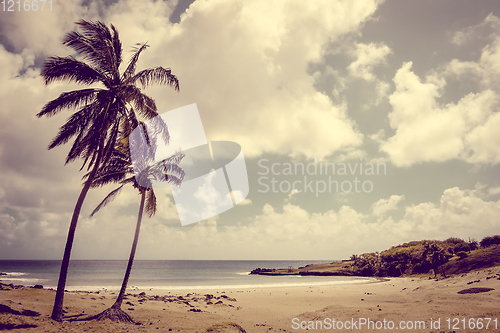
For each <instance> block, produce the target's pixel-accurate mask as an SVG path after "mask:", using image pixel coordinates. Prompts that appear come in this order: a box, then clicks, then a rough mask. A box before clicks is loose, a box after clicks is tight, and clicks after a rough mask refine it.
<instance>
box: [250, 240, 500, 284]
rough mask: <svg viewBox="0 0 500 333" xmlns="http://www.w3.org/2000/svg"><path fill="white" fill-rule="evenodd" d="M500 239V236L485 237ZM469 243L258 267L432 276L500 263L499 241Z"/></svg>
mask: <svg viewBox="0 0 500 333" xmlns="http://www.w3.org/2000/svg"><path fill="white" fill-rule="evenodd" d="M485 239H486V240H491V239H500V238H499V237H497V236H492V237H485V238H484V239H483V240H485ZM484 244H486V245H488V246H484V247H482V248H477V247H478V244H477V242H466V241H463V240H461V239H459V238H449V239H447V240H444V241H436V240H422V241H412V242H409V243H405V244H401V245H397V246H393V247H391V248H390V249H387V250H385V251H382V252H380V253H379V252H372V253H363V254H361V255H353V256H351V260H343V261H340V262H332V263H325V264H312V265H307V266H304V267H299V268H290V269H287V268H281V269H266V268H258V269H255V270H253V271H252V273H251V274H259V275H273V276H275V275H278V276H279V275H318V276H331V275H342V276H387V277H397V276H412V275H418V276H432V275H436V274H434V271H435V272H436V273H439V274H441V275H443V274H446V275H455V274H463V273H467V272H470V271H473V270H477V269H483V268H488V267H493V266H500V244H491V242H490V243H487V242H482V245H484Z"/></svg>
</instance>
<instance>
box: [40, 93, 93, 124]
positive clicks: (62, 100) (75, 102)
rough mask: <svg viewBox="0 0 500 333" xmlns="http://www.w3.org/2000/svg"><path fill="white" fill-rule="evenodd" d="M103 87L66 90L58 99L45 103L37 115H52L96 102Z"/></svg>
mask: <svg viewBox="0 0 500 333" xmlns="http://www.w3.org/2000/svg"><path fill="white" fill-rule="evenodd" d="M100 90H101V89H81V90H73V91H69V92H64V93H62V94H60V95H59V97H57V98H56V99H53V100H51V101H50V102H48V103H47V104H45V105H44V106H43V108H42V111H40V112H39V113H37V115H36V116H37V117H38V118H40V117H43V116H48V117H51V116H53V115H55V114H57V113H58V112H60V111H61V110H64V109H77V108H79V107H81V106H84V105H87V104H89V103H92V102H94V100H95V99H96V98H97V94H98V92H99V91H100Z"/></svg>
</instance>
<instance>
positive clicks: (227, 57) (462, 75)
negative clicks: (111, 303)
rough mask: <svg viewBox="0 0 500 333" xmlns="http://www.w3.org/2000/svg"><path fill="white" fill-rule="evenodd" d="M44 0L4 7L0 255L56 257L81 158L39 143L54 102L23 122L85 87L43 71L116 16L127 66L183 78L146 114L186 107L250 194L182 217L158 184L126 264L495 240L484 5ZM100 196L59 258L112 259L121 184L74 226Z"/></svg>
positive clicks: (132, 208)
mask: <svg viewBox="0 0 500 333" xmlns="http://www.w3.org/2000/svg"><path fill="white" fill-rule="evenodd" d="M52 2H53V3H52V11H50V10H48V8H45V9H44V11H43V12H40V11H38V12H25V11H20V12H19V11H17V9H16V10H15V11H13V12H7V11H0V43H1V45H0V68H2V70H1V71H0V171H1V172H0V259H59V258H61V257H62V252H63V246H64V243H65V239H66V234H67V229H68V225H69V221H70V217H71V214H72V211H73V208H74V204H75V202H76V199H77V196H78V194H79V192H80V189H81V176H82V173H81V172H79V171H78V170H79V168H80V166H81V161H76V162H73V163H71V164H69V165H66V166H65V165H64V159H65V156H66V154H67V153H68V149H69V146H68V145H66V146H61V147H58V148H56V149H54V150H51V151H47V149H46V147H47V145H48V143H49V142H50V140H51V138H52V137H53V136H54V135H55V134H56V132H57V129H58V128H59V126H61V125H62V124H63V123H64V121H65V120H66V118H67V117H68V116H69V115H70V112H69V111H66V112H65V113H64V114H63V113H61V114H59V115H57V116H54V117H52V118H42V119H37V118H36V117H35V114H36V113H38V112H39V111H40V110H41V108H42V106H43V105H44V104H45V103H47V102H48V101H49V100H51V99H53V98H56V97H57V96H58V95H59V94H60V93H61V92H64V91H69V90H73V89H80V88H81V87H80V86H78V85H75V84H68V83H66V82H58V83H53V84H51V85H48V86H44V85H43V83H42V80H41V78H40V76H39V73H40V68H41V65H42V64H43V61H44V59H46V58H47V57H49V56H53V55H59V56H65V55H69V54H71V50H69V49H68V48H66V47H64V46H63V45H62V44H61V40H62V38H63V36H64V35H65V34H66V33H68V32H69V31H71V30H73V29H75V24H74V22H75V21H78V20H79V19H81V18H84V19H87V20H101V21H103V22H105V23H106V24H110V23H112V24H113V25H115V26H116V27H117V29H118V31H119V33H120V37H121V40H122V43H123V45H124V59H128V58H129V55H130V54H131V49H132V46H134V45H135V44H136V43H138V42H140V43H144V42H148V44H149V45H150V47H149V48H148V49H147V51H145V52H144V53H143V54H142V56H141V61H140V62H139V68H146V67H154V66H163V67H170V68H171V69H172V72H173V73H174V74H176V75H177V76H178V78H179V80H180V92H178V93H177V92H174V91H173V89H172V88H169V87H152V88H148V89H147V90H146V93H147V94H148V95H150V96H151V97H153V98H154V99H155V100H156V103H157V105H158V108H159V112H160V113H162V112H167V111H169V110H173V109H176V108H179V107H182V106H185V105H188V104H192V103H196V104H197V106H198V110H199V112H200V115H201V119H202V122H203V126H204V129H205V133H206V136H207V138H208V140H227V141H234V142H237V143H239V144H240V145H241V147H242V151H243V154H244V155H245V160H246V165H247V170H248V179H249V186H250V193H249V195H248V197H247V199H246V200H245V201H244V202H243V204H240V205H238V206H236V207H235V208H233V209H231V210H229V211H227V212H224V213H222V214H220V215H218V216H214V217H212V218H210V219H209V220H205V221H203V222H199V223H195V224H192V225H189V226H181V224H180V220H179V217H178V213H177V208H176V207H175V204H174V200H173V197H172V194H171V192H170V190H169V189H157V195H158V212H157V214H156V216H154V217H153V218H151V219H148V218H145V219H144V221H143V227H142V230H141V238H140V241H139V247H138V254H137V258H140V259H306V260H307V259H311V260H312V259H321V260H333V259H344V258H347V257H349V256H350V255H351V254H354V253H358V254H359V253H363V252H372V251H380V250H383V249H385V248H387V247H389V246H392V245H397V244H400V243H403V242H406V241H410V240H420V239H445V238H448V237H460V238H464V239H468V238H469V237H470V238H475V239H477V240H480V239H481V238H482V237H484V236H486V235H491V234H498V233H500V177H499V176H500V130H499V129H500V113H499V112H498V110H499V106H500V3H499V2H498V1H496V0H491V1H487V0H480V1H462V0H442V1H432V0H419V1H400V0H387V1H381V0H349V1H334V0H325V1H292V0H276V1H265V0H252V1H243V0H236V1H235V0H196V1H194V2H192V1H187V2H186V1H183V0H181V1H180V2H179V3H177V2H176V1H153V0H145V1H131V0H118V1H87V0H86V1H76V0H72V1H56V0H53V1H52ZM21 10H22V9H21ZM273 165H274V168H271V167H272V166H273ZM296 165H298V166H299V167H298V169H297V172H296V170H295V166H296ZM300 165H303V166H304V167H305V169H306V170H305V171H304V173H302V171H301V168H300ZM326 165H330V169H326V170H327V171H326V172H325V170H324V169H325V166H326ZM289 167H291V169H290V168H289ZM307 167H309V168H307ZM333 167H335V171H336V172H335V173H334V172H333V170H332V169H333ZM371 167H373V169H370V168H371ZM377 167H378V169H377ZM315 168H317V169H316V172H315ZM361 169H363V171H361ZM320 170H321V172H320ZM370 170H371V171H370ZM377 171H378V172H377ZM315 173H316V174H315ZM335 182H337V183H338V184H339V185H340V187H339V189H337V188H336V186H335V184H336V183H335ZM294 184H295V186H293V185H294ZM332 184H333V185H332ZM273 186H274V188H273ZM293 188H295V190H293ZM111 189H113V187H112V186H110V187H109V188H104V189H99V190H92V191H91V192H89V195H88V197H87V200H86V202H85V204H84V207H83V209H82V215H81V218H80V221H79V225H78V229H77V233H76V240H75V245H74V249H73V258H74V259H126V258H127V257H128V253H129V250H130V244H131V241H132V237H133V230H134V227H135V223H136V215H137V212H138V206H139V200H140V197H139V195H138V194H137V191H136V190H135V189H133V188H130V189H126V190H124V191H123V192H122V193H121V195H120V196H119V197H118V198H117V199H116V200H115V201H114V202H113V203H111V204H109V205H108V206H107V207H106V208H105V209H103V210H102V211H100V212H99V213H98V214H97V215H95V216H94V217H93V218H89V214H90V212H91V211H92V210H93V208H94V207H95V206H96V205H97V204H98V203H99V202H100V200H101V199H102V198H103V197H104V196H105V195H106V193H107V192H108V191H110V190H111ZM316 191H317V192H318V193H316Z"/></svg>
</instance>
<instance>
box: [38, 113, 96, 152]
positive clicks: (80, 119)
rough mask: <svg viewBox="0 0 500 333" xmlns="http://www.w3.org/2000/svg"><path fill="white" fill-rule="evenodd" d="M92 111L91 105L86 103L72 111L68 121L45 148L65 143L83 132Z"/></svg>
mask: <svg viewBox="0 0 500 333" xmlns="http://www.w3.org/2000/svg"><path fill="white" fill-rule="evenodd" d="M91 113H92V106H91V105H90V106H89V105H87V106H85V107H83V108H82V109H81V110H80V111H78V112H75V113H73V114H72V115H71V116H70V117H69V118H68V121H66V123H65V124H64V125H62V126H61V127H60V128H59V131H58V133H57V135H56V136H55V137H54V138H53V139H52V141H51V142H50V144H49V146H48V148H47V149H49V150H50V149H53V148H55V147H57V146H59V145H62V144H65V143H66V142H68V141H69V140H70V139H71V138H72V137H73V136H75V135H77V134H83V133H84V131H85V129H86V128H87V127H88V125H89V122H90V119H91Z"/></svg>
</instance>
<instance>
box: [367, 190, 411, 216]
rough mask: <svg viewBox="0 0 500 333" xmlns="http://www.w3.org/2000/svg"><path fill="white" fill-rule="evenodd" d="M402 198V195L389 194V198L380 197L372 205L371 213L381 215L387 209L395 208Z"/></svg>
mask: <svg viewBox="0 0 500 333" xmlns="http://www.w3.org/2000/svg"><path fill="white" fill-rule="evenodd" d="M404 198H405V196H404V195H391V197H390V198H389V199H380V200H379V201H377V202H375V203H374V204H373V205H372V211H373V215H375V216H380V217H382V216H384V215H385V214H386V213H387V212H388V211H391V210H396V209H397V208H398V207H397V205H398V203H399V202H400V201H402V200H404Z"/></svg>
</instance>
